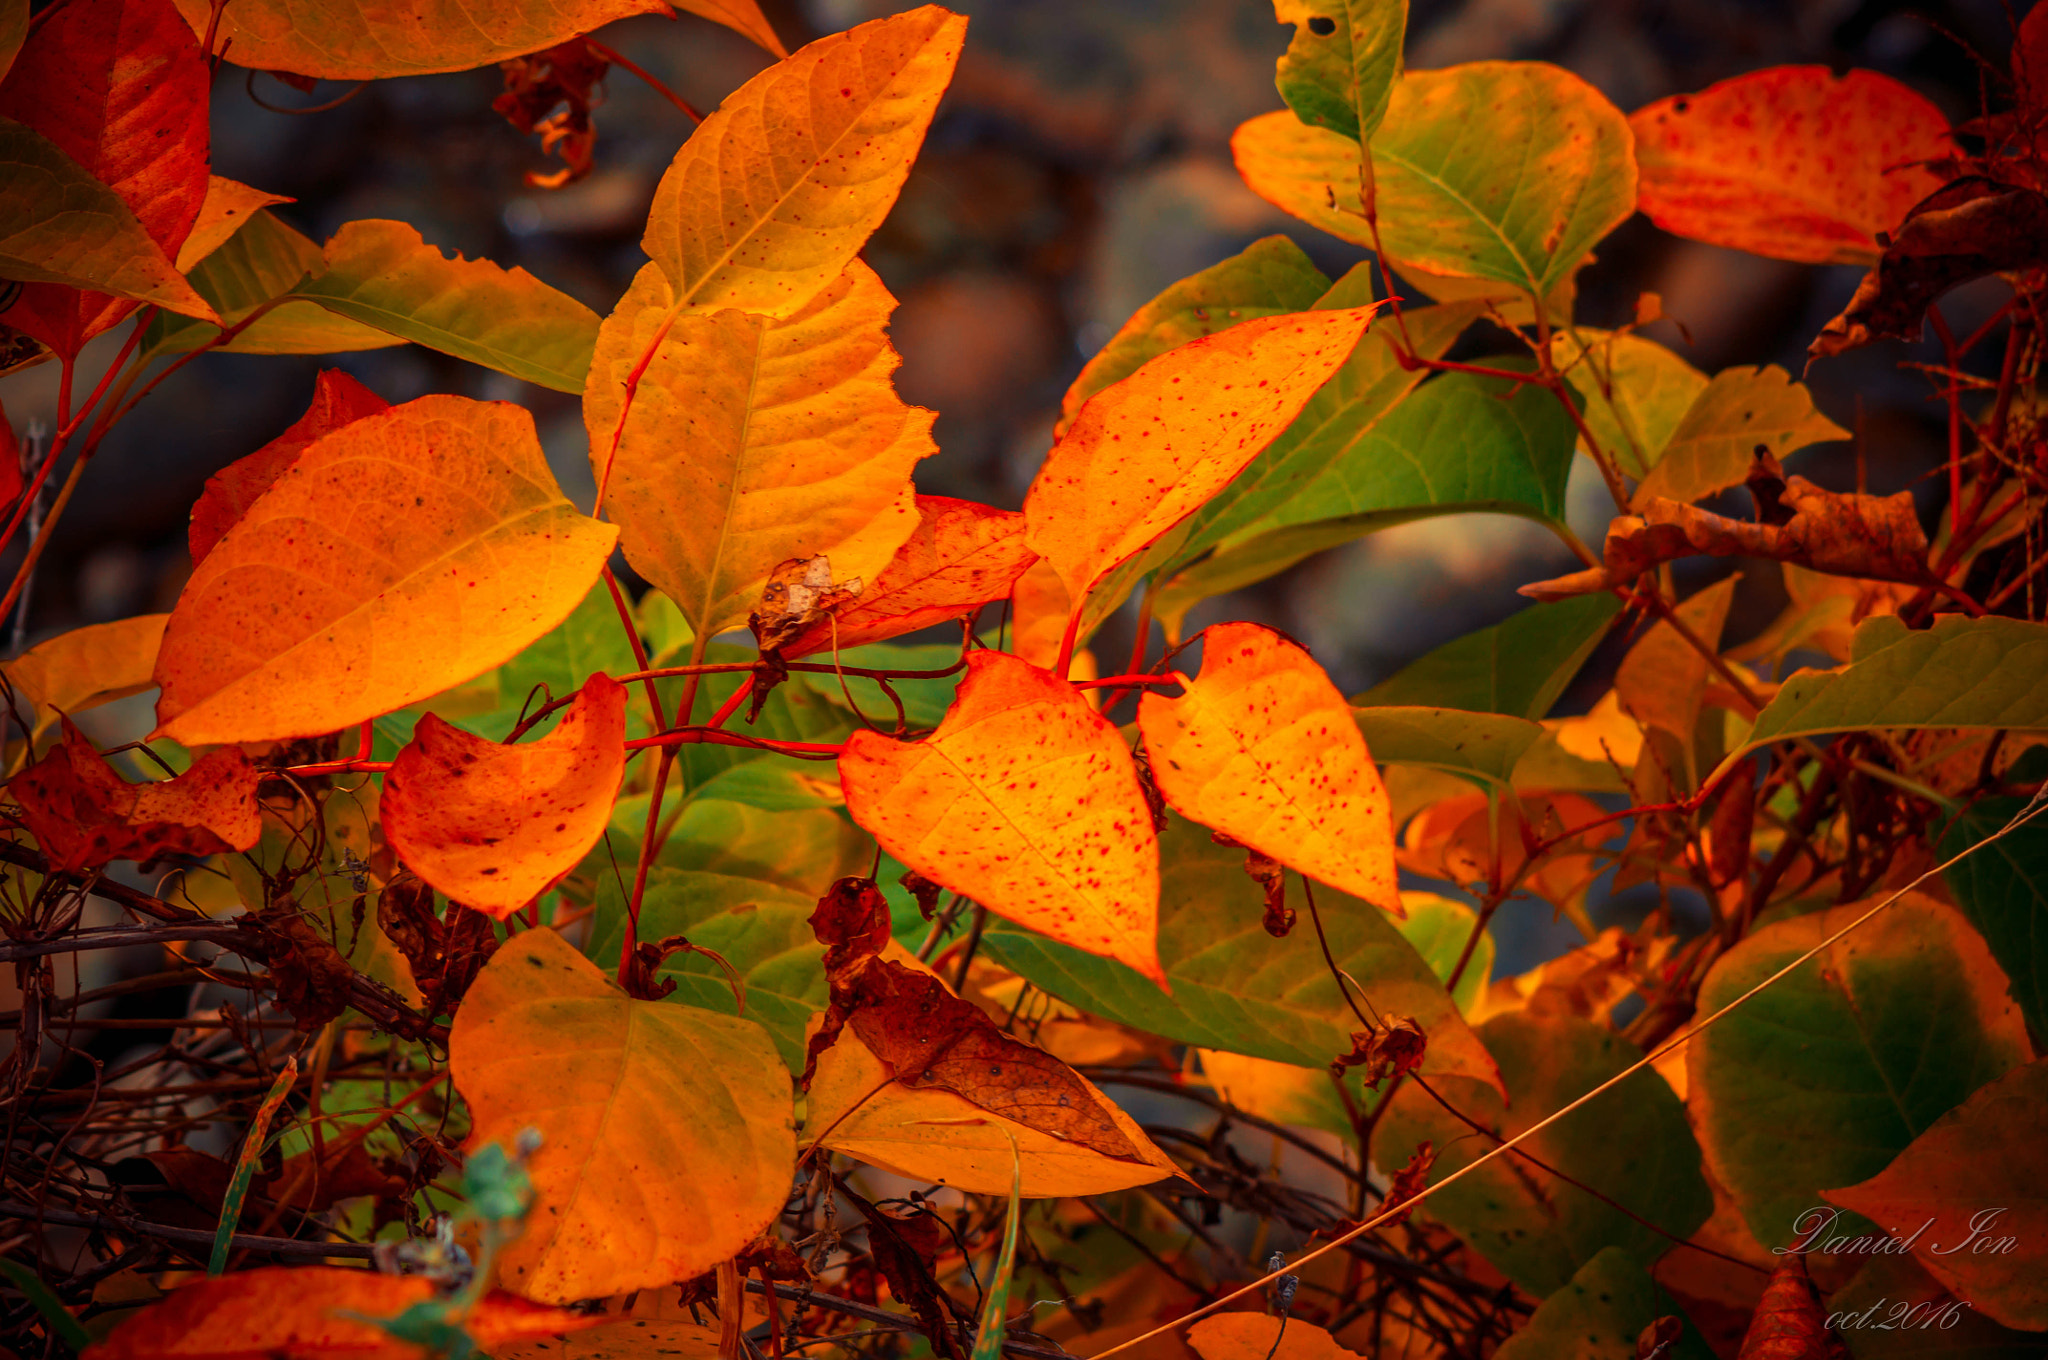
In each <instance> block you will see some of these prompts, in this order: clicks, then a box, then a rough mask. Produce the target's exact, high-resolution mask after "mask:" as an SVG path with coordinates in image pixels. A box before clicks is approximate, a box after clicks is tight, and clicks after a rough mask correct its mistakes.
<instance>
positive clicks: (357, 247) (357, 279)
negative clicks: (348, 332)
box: [293, 220, 598, 393]
mask: <svg viewBox="0 0 2048 1360" xmlns="http://www.w3.org/2000/svg"><path fill="white" fill-rule="evenodd" d="M324 258H325V260H326V264H327V267H326V268H325V269H324V270H323V271H321V273H320V274H319V275H317V276H316V277H314V278H312V279H309V280H308V281H307V282H305V283H304V284H301V285H300V286H299V287H298V288H297V289H296V290H295V291H294V294H293V295H294V296H295V297H302V298H306V299H309V300H310V301H313V302H317V303H319V304H320V305H321V306H322V307H325V308H326V309H327V310H329V311H331V312H335V313H338V314H339V315H341V316H345V317H347V318H348V319H349V320H351V321H360V322H362V323H363V324H364V325H366V326H374V327H376V328H377V329H378V330H382V331H389V332H390V333H391V334H393V335H396V336H398V337H400V338H401V339H405V340H410V341H412V342H413V343H415V344H420V345H425V346H426V347H427V348H428V349H437V350H440V351H441V352H442V353H443V354H452V355H454V356H455V357H456V358H458V359H467V360H469V361H470V362H471V363H473V364H482V365H483V366H484V367H486V368H495V369H497V370H498V371H499V372H500V373H509V374H511V375H512V376H513V377H515V378H522V379H524V380H526V381H527V382H530V383H538V384H539V385H540V386H542V387H552V388H554V389H555V390H556V391H558V392H576V393H581V392H582V391H583V383H584V377H585V375H586V374H588V373H589V371H590V356H591V352H592V350H593V349H595V347H596V345H597V330H598V317H597V314H596V313H595V312H593V311H591V310H590V309H589V308H588V307H585V306H584V305H583V304H582V303H580V302H578V301H576V299H574V298H572V297H570V296H569V295H568V294H567V293H563V292H559V291H557V290H556V289H553V288H550V287H548V285H546V284H544V283H542V282H541V281H540V280H539V279H537V278H535V277H533V275H531V274H529V273H527V272H526V271H525V270H524V269H517V268H514V269H505V268H503V267H501V266H499V265H495V264H492V263H491V262H490V261H489V260H465V259H463V258H462V257H461V256H460V255H459V254H458V255H457V256H456V257H455V258H454V259H452V260H451V259H449V258H448V257H446V256H444V255H443V254H442V253H441V252H440V250H439V248H437V247H434V246H430V245H428V244H427V243H426V242H425V241H423V240H421V239H420V234H419V232H418V231H417V230H415V229H414V228H413V227H411V226H409V225H407V224H406V223H404V222H384V221H376V220H369V221H361V222H349V223H345V224H343V226H342V228H341V230H340V231H337V232H336V233H334V238H333V239H332V240H330V241H329V242H328V243H327V247H326V250H325V251H324Z"/></svg>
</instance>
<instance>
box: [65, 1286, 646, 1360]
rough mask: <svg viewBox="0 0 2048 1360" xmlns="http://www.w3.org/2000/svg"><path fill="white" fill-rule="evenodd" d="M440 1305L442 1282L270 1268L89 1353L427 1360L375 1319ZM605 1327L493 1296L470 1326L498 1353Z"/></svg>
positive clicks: (194, 1358) (144, 1357)
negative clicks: (437, 1292)
mask: <svg viewBox="0 0 2048 1360" xmlns="http://www.w3.org/2000/svg"><path fill="white" fill-rule="evenodd" d="M433 1297H434V1284H433V1282H432V1281H431V1280H428V1279H426V1278H425V1277H424V1276H419V1275H384V1274H380V1273H379V1272H377V1271H374V1270H360V1269H354V1270H352V1269H348V1268H345V1267H342V1266H297V1267H288V1266H263V1267H259V1268H257V1269H255V1270H239V1271H236V1272H235V1273H234V1274H232V1275H223V1276H221V1277H219V1278H218V1279H211V1280H195V1281H193V1282H192V1283H191V1284H187V1285H184V1286H182V1287H180V1288H178V1289H174V1290H172V1291H171V1293H170V1296H169V1297H167V1298H165V1299H164V1300H162V1301H161V1302H159V1303H154V1304H151V1305H150V1306H149V1307H147V1308H145V1309H143V1310H142V1311H141V1312H139V1313H136V1314H135V1315H133V1316H132V1317H130V1318H129V1319H128V1320H127V1321H126V1322H123V1323H122V1324H121V1325H120V1326H118V1327H116V1328H115V1329H114V1330H113V1332H112V1333H111V1334H110V1335H108V1337H107V1339H106V1340H104V1341H102V1342H100V1343H99V1344H97V1345H95V1346H93V1347H91V1348H90V1349H88V1350H87V1351H86V1353H85V1354H86V1356H87V1357H89V1360H334V1358H335V1357H338V1356H348V1357H350V1360H427V1355H428V1352H427V1349H426V1347H424V1346H415V1345H412V1344H410V1343H408V1342H404V1341H400V1340H398V1339H396V1338H395V1337H393V1336H391V1335H390V1334H389V1333H388V1332H385V1331H383V1330H382V1329H380V1328H379V1327H378V1326H377V1325H376V1324H375V1323H374V1322H371V1321H368V1320H367V1319H370V1318H390V1317H396V1316H398V1314H400V1313H402V1312H404V1311H405V1310H406V1309H408V1308H410V1307H412V1306H413V1305H414V1304H418V1303H425V1302H426V1301H427V1300H429V1299H431V1298H433ZM350 1314H353V1315H355V1316H349V1315H350ZM605 1320H606V1319H605V1318H603V1317H602V1316H599V1315H592V1314H584V1313H575V1312H569V1311H567V1310H564V1309H560V1308H543V1307H540V1306H539V1305H536V1304H532V1303H528V1302H527V1301H526V1300H524V1299H518V1298H514V1297H512V1296H511V1295H509V1294H504V1293H499V1292H496V1291H493V1292H491V1293H489V1294H486V1295H485V1296H484V1297H483V1298H482V1299H481V1300H479V1301H478V1303H477V1306H476V1308H475V1309H474V1310H473V1311H472V1312H471V1313H470V1315H469V1317H468V1319H467V1320H466V1322H465V1323H464V1326H465V1327H466V1328H467V1329H468V1331H469V1334H470V1336H471V1337H472V1338H473V1339H474V1340H475V1341H476V1343H477V1345H478V1346H480V1347H484V1348H487V1349H488V1350H490V1351H491V1352H492V1353H494V1354H495V1353H498V1352H499V1348H500V1347H503V1346H511V1345H515V1344H517V1343H518V1342H521V1341H527V1340H533V1339H537V1338H540V1337H545V1336H552V1335H554V1334H556V1333H559V1332H570V1331H580V1330H581V1329H583V1328H585V1327H595V1326H597V1325H599V1324H601V1323H603V1322H604V1321H605Z"/></svg>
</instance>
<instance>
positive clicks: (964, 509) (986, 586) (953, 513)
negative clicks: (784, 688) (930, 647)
mask: <svg viewBox="0 0 2048 1360" xmlns="http://www.w3.org/2000/svg"><path fill="white" fill-rule="evenodd" d="M917 515H918V525H917V528H915V529H913V530H912V531H911V534H910V537H909V538H908V539H906V540H905V541H904V543H903V546H902V547H900V548H898V549H897V550H896V556H894V557H893V558H891V559H890V560H889V564H888V565H887V566H885V567H883V568H882V570H881V571H880V573H878V574H877V575H876V576H875V578H874V579H873V580H872V581H870V582H869V583H868V585H867V588H866V589H865V590H863V591H861V592H860V594H859V595H858V596H857V597H856V598H854V599H852V600H849V601H847V602H846V603H845V604H843V605H841V606H840V607H839V608H837V609H834V610H833V611H831V616H830V617H829V618H823V619H819V620H818V621H816V622H814V623H811V624H809V625H808V626H806V627H804V628H803V629H802V630H800V631H798V632H797V633H795V634H794V635H792V636H791V637H790V638H789V639H788V640H786V641H784V642H783V643H782V645H781V651H782V654H783V655H784V656H786V657H791V658H795V657H799V656H807V655H809V654H810V653H812V652H822V651H827V650H831V649H833V648H839V647H857V646H860V645H862V644H865V643H869V642H881V641H884V640H886V639H888V638H893V637H901V636H902V635H903V634H905V633H913V632H916V631H917V630H918V629H920V628H929V627H931V626H932V625H933V624H935V623H943V622H945V621H946V620H947V619H955V618H963V617H965V616H966V615H969V614H971V613H973V612H974V611H975V610H977V609H979V608H980V607H981V606H983V605H985V604H990V603H993V602H994V601H996V600H1000V599H1002V598H1003V597H1004V596H1006V595H1008V594H1009V593H1010V592H1011V590H1012V589H1013V588H1015V586H1016V584H1017V579H1018V578H1019V577H1021V576H1022V575H1024V573H1025V571H1026V570H1027V569H1029V567H1030V566H1031V564H1032V563H1034V562H1036V561H1037V560H1038V554H1036V553H1034V552H1032V551H1031V549H1030V548H1029V547H1028V546H1026V544H1025V542H1024V516H1022V515H1021V514H1018V513H1016V512H1015V511H1011V510H998V509H996V508H995V507H994V506H990V505H979V504H976V503H975V502H973V501H961V500H954V499H952V498H950V497H947V496H919V497H918V498H917ZM1061 624H1062V625H1064V624H1065V616H1064V615H1062V616H1061ZM1055 646H1057V641H1055Z"/></svg>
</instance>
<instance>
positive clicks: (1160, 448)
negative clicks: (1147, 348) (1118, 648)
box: [1024, 307, 1373, 604]
mask: <svg viewBox="0 0 2048 1360" xmlns="http://www.w3.org/2000/svg"><path fill="white" fill-rule="evenodd" d="M1372 313H1373V308H1371V307H1358V308H1352V309H1350V310H1347V311H1333V312H1295V313H1291V314H1288V315H1284V316H1273V317H1261V318H1259V319H1258V320H1256V321H1246V322H1243V323H1241V324H1239V325H1236V326H1232V327H1230V328H1229V329H1228V330H1225V331H1220V332H1218V333H1217V334H1215V335H1211V336H1205V337H1204V338H1202V339H1200V340H1194V341H1190V342H1189V343H1188V344H1185V345H1182V346H1180V347H1179V348H1177V349H1172V350H1168V351H1167V352H1166V353H1165V354H1162V355H1160V356H1159V357H1158V358H1156V359H1154V360H1152V361H1151V362H1150V363H1147V364H1146V365H1145V366H1144V367H1143V368H1140V369H1139V370H1138V371H1137V372H1136V373H1133V374H1132V375H1131V376H1130V377H1128V378H1125V379H1124V380H1123V381H1121V382H1119V383H1116V384H1115V385H1114V386H1111V387H1108V388H1105V389H1103V390H1102V391H1101V392H1099V393H1097V394H1096V395H1095V396H1093V397H1091V398H1089V400H1088V404H1087V405H1085V406H1083V407H1082V408H1081V413H1080V414H1079V415H1078V416H1076V417H1074V421H1073V423H1072V424H1071V425H1069V426H1068V427H1067V433H1066V435H1065V436H1064V437H1063V438H1062V439H1061V440H1060V441H1059V443H1057V444H1055V445H1053V449H1052V452H1051V453H1049V454H1047V455H1046V459H1045V465H1044V467H1042V468H1040V469H1039V473H1038V479H1037V480H1036V481H1035V482H1033V483H1032V485H1031V492H1030V494H1029V495H1028V496H1026V497H1025V500H1024V517H1025V525H1026V529H1025V535H1026V538H1027V539H1028V540H1029V541H1030V544H1031V546H1032V548H1033V549H1034V550H1036V551H1037V552H1038V553H1039V555H1041V556H1042V557H1045V558H1046V559H1047V560H1049V561H1050V562H1051V563H1052V566H1053V570H1054V571H1056V572H1058V573H1059V577H1060V580H1061V581H1062V582H1063V583H1064V584H1065V585H1066V587H1067V591H1068V593H1069V594H1070V595H1071V596H1073V598H1074V600H1075V601H1076V603H1077V604H1078V603H1079V602H1081V601H1082V600H1083V599H1085V597H1086V596H1087V594H1088V591H1089V590H1090V588H1092V587H1093V586H1094V585H1095V584H1096V583H1097V582H1098V581H1100V580H1101V579H1102V578H1103V577H1104V576H1106V575H1108V574H1109V572H1110V571H1111V569H1113V568H1114V567H1115V566H1116V565H1117V564H1118V563H1120V562H1123V561H1124V560H1125V559H1127V558H1130V557H1132V556H1135V555H1136V554H1137V553H1139V552H1142V551H1144V549H1145V547H1146V546H1147V545H1148V544H1150V543H1151V542H1152V541H1153V540H1154V539H1156V538H1158V537H1159V536H1160V535H1161V534H1164V533H1165V532H1166V531H1167V530H1169V529H1171V528H1173V526H1174V525H1176V524H1178V523H1179V522H1180V521H1181V520H1182V519H1185V518H1186V517H1187V516H1188V515H1190V514H1192V513H1193V512H1194V511H1195V510H1197V509H1199V508H1200V507H1201V505H1202V503H1203V502H1205V501H1207V500H1208V499H1209V498H1210V497H1211V496H1213V495H1215V494H1216V493H1217V492H1218V491H1219V490H1221V489H1222V488H1223V486H1224V485H1225V484H1226V483H1228V482H1229V481H1230V479H1231V478H1233V477H1235V476H1236V475H1237V474H1238V473H1239V472H1241V471H1243V470H1244V467H1245V465H1246V464H1247V463H1249V462H1251V460H1252V459H1254V458H1256V457H1257V456H1258V454H1259V451H1260V450H1261V449H1263V448H1265V447H1266V445H1267V444H1270V443H1271V442H1272V441H1273V437H1274V436H1275V435H1277V434H1279V433H1280V431H1282V430H1284V429H1286V428H1287V424H1288V422H1289V421H1291V420H1293V419H1294V417H1295V416H1296V415H1298V414H1300V412H1301V408H1302V407H1303V406H1305V405H1307V404H1308V399H1309V398H1310V397H1312V396H1314V395H1315V391H1316V389H1317V388H1319V387H1321V386H1322V385H1323V383H1324V382H1326V381H1327V380H1328V379H1329V377H1330V375H1331V374H1333V373H1335V372H1336V371H1337V369H1338V368H1339V367H1340V366H1342V364H1343V363H1344V361H1345V360H1346V359H1348V358H1349V357H1350V356H1351V350H1352V347H1353V346H1355V345H1356V344H1357V343H1358V340H1359V337H1360V336H1362V335H1364V334H1365V328H1366V324H1367V322H1368V321H1370V320H1371V318H1372Z"/></svg>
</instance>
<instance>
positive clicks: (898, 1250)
mask: <svg viewBox="0 0 2048 1360" xmlns="http://www.w3.org/2000/svg"><path fill="white" fill-rule="evenodd" d="M836 1188H837V1190H838V1191H839V1193H840V1194H842V1195H844V1196H846V1197H847V1198H848V1199H850V1200H852V1201H853V1203H854V1207H855V1208H857V1209H859V1210H860V1212H861V1215H862V1217H864V1218H866V1219H867V1221H868V1254H869V1255H870V1256H872V1257H873V1258H874V1262H875V1269H876V1270H879V1271H881V1272H882V1278H883V1279H885V1280H887V1281H888V1282H889V1292H890V1293H892V1294H894V1295H895V1296H896V1301H897V1302H898V1303H902V1304H905V1305H907V1306H908V1307H909V1308H910V1311H911V1312H913V1313H915V1314H917V1322H918V1325H919V1326H920V1327H922V1328H923V1329H924V1334H925V1336H926V1337H927V1338H928V1339H929V1340H930V1341H931V1343H932V1349H933V1350H934V1351H936V1352H938V1353H939V1354H940V1355H945V1356H954V1357H958V1356H959V1354H960V1342H959V1338H958V1336H957V1335H956V1334H955V1333H954V1330H953V1329H952V1328H951V1327H949V1326H947V1325H946V1323H947V1317H946V1313H947V1308H946V1305H947V1303H948V1300H947V1299H946V1297H945V1295H944V1293H943V1292H942V1291H941V1290H940V1289H939V1284H938V1281H937V1280H935V1279H934V1278H933V1277H932V1270H931V1257H930V1256H929V1255H928V1254H926V1253H924V1252H921V1251H919V1250H918V1247H917V1245H916V1244H915V1243H913V1242H912V1241H911V1239H910V1238H909V1237H907V1236H906V1235H905V1234H904V1233H903V1231H902V1229H903V1228H904V1227H905V1226H907V1225H906V1224H905V1223H903V1222H902V1221H901V1220H898V1219H896V1218H893V1217H891V1216H890V1215H888V1214H885V1213H883V1212H882V1211H881V1210H880V1209H878V1208H876V1207H875V1206H874V1205H873V1204H870V1203H869V1202H868V1201H867V1200H866V1199H863V1198H862V1197H861V1195H860V1193H859V1192H858V1191H856V1190H855V1189H854V1188H853V1187H852V1186H850V1185H848V1184H847V1183H846V1182H845V1181H837V1182H836Z"/></svg>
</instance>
